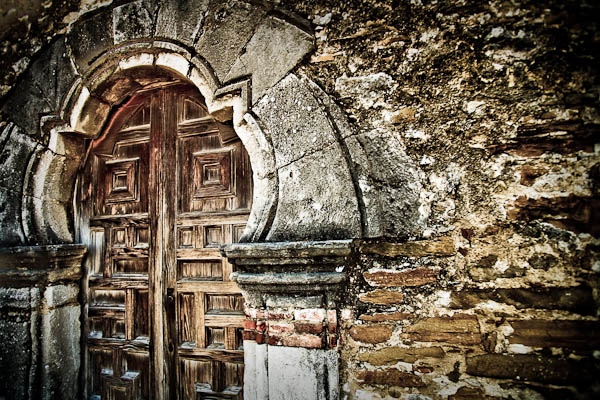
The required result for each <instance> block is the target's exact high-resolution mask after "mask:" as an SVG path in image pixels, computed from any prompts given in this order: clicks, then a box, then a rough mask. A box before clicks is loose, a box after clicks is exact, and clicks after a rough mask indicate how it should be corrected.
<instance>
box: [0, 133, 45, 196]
mask: <svg viewBox="0 0 600 400" xmlns="http://www.w3.org/2000/svg"><path fill="white" fill-rule="evenodd" d="M4 134H5V135H6V140H5V141H4V146H3V147H2V145H1V144H0V186H2V187H4V188H7V189H10V190H14V191H19V190H22V188H23V179H24V177H25V171H26V170H27V163H28V161H29V157H30V156H31V153H33V151H34V149H35V147H36V142H35V141H33V140H32V139H31V138H30V137H29V136H26V135H24V134H23V131H22V130H21V129H19V128H18V127H17V126H15V125H14V124H10V125H9V126H7V127H6V129H5V131H4Z"/></svg>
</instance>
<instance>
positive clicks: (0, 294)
mask: <svg viewBox="0 0 600 400" xmlns="http://www.w3.org/2000/svg"><path fill="white" fill-rule="evenodd" d="M0 307H10V308H19V309H23V310H28V309H29V308H31V295H30V289H29V288H3V287H0Z"/></svg>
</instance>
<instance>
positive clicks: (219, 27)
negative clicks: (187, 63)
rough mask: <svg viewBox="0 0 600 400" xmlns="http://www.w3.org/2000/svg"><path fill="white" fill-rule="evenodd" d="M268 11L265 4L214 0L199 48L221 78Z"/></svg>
mask: <svg viewBox="0 0 600 400" xmlns="http://www.w3.org/2000/svg"><path fill="white" fill-rule="evenodd" d="M265 15H266V10H265V9H264V8H262V7H256V6H255V5H252V4H249V3H245V2H242V1H232V0H230V1H225V2H223V1H217V0H213V1H211V3H210V5H209V11H208V15H207V17H206V20H205V22H204V24H203V27H202V35H201V36H200V38H199V39H198V42H197V43H196V45H195V48H196V51H197V52H198V54H200V56H202V57H203V58H204V59H205V60H206V61H208V63H209V64H210V66H211V67H212V69H213V71H214V73H215V74H216V76H217V78H218V79H219V80H220V81H221V82H223V81H224V79H225V77H226V76H227V73H228V72H229V70H230V69H231V67H232V65H233V64H234V63H235V61H236V60H237V59H238V57H239V56H240V54H241V53H242V51H243V49H244V47H245V46H246V43H248V41H249V40H250V38H251V37H252V34H253V32H254V30H255V29H256V26H257V24H259V23H260V21H261V20H262V19H263V18H264V16H265Z"/></svg>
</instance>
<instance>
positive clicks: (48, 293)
mask: <svg viewBox="0 0 600 400" xmlns="http://www.w3.org/2000/svg"><path fill="white" fill-rule="evenodd" d="M78 294H79V287H77V286H76V285H56V286H48V287H47V288H46V290H45V291H44V300H45V301H46V306H47V307H49V308H55V307H60V306H62V305H65V304H68V303H73V302H76V301H77V295H78Z"/></svg>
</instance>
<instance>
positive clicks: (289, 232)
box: [0, 2, 378, 244]
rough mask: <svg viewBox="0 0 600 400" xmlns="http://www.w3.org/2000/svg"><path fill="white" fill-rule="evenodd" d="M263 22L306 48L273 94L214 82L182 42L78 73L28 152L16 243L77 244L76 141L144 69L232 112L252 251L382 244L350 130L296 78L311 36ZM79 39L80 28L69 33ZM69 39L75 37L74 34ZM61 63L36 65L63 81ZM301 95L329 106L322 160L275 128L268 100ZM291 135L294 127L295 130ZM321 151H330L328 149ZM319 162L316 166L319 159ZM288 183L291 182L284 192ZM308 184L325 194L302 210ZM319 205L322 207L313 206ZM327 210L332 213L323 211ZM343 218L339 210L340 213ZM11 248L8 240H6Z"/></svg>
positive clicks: (138, 46) (202, 60)
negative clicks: (106, 97) (258, 245)
mask: <svg viewBox="0 0 600 400" xmlns="http://www.w3.org/2000/svg"><path fill="white" fill-rule="evenodd" d="M138 3H140V2H135V3H129V4H127V5H124V6H120V7H115V8H113V9H107V10H104V11H103V12H104V13H105V14H106V13H111V14H112V17H113V22H114V19H115V15H121V14H120V13H122V11H119V9H120V8H121V7H131V4H138ZM236 3H241V2H236ZM105 18H106V16H105ZM264 18H269V20H268V24H271V25H272V24H275V25H277V24H283V25H284V29H283V31H284V32H287V33H284V34H290V32H291V34H292V35H296V36H297V38H296V40H297V41H300V42H302V43H304V44H303V45H300V46H296V47H297V48H299V50H298V53H297V54H296V55H295V59H292V61H289V60H287V61H288V63H289V65H288V66H285V67H284V68H283V69H284V70H285V71H284V72H285V73H281V74H280V75H281V76H277V77H276V79H273V78H272V77H271V80H272V81H274V82H272V83H273V84H272V85H271V86H270V87H268V88H265V86H268V84H267V85H265V84H264V83H262V86H261V83H259V84H257V83H256V81H255V79H254V74H252V73H248V74H245V75H244V74H243V73H240V72H239V71H237V72H236V73H234V74H231V73H229V74H228V75H227V76H229V77H231V76H234V77H236V78H234V79H230V80H229V81H227V82H226V83H225V84H223V83H222V82H221V79H219V76H218V72H215V70H214V69H213V67H212V66H211V64H210V63H209V62H208V61H207V59H208V58H210V55H206V54H203V53H196V54H194V53H192V52H190V51H189V46H186V45H185V43H182V42H181V41H179V40H176V39H169V38H165V37H151V38H148V37H129V38H128V40H124V41H121V42H119V43H117V44H115V43H112V44H109V45H108V46H106V48H103V49H101V50H100V51H99V55H96V56H95V57H94V58H93V61H92V62H91V63H90V65H89V68H88V69H86V70H85V71H79V74H76V75H75V78H74V82H73V83H72V84H71V85H63V86H65V87H68V89H66V90H63V91H64V93H63V94H62V95H59V93H58V90H56V95H57V97H59V98H57V99H56V100H57V107H55V108H56V110H54V111H52V112H45V113H43V114H42V115H41V118H40V121H39V126H40V132H41V133H40V135H41V136H42V137H43V136H45V137H46V138H45V144H44V142H43V141H42V144H40V143H35V142H33V143H28V145H29V146H30V147H33V150H32V151H31V154H30V155H29V157H28V162H27V166H26V172H25V173H24V176H23V190H22V191H21V202H20V203H21V210H20V212H19V214H20V215H19V216H18V219H20V224H19V225H20V228H21V230H22V232H18V239H17V240H20V241H21V242H23V243H29V244H37V243H61V242H62V243H64V242H67V243H68V242H72V241H73V240H74V237H73V227H72V220H71V218H70V217H71V215H72V212H73V210H72V209H71V208H72V207H73V204H72V199H71V198H70V197H69V196H71V195H72V191H70V192H68V193H67V191H65V190H64V187H65V186H70V187H73V186H74V181H75V177H76V174H77V170H78V168H79V159H78V157H77V154H76V153H77V152H78V151H79V152H81V151H82V150H83V147H82V144H81V140H80V139H77V137H79V138H81V137H88V138H89V137H93V136H95V135H96V134H98V132H99V130H100V129H101V127H102V124H103V122H104V120H105V119H106V118H107V117H108V115H109V113H110V108H111V107H110V105H109V104H107V103H106V102H103V101H102V99H101V98H99V96H100V94H99V93H97V89H98V88H99V87H100V86H101V84H102V83H103V82H106V81H107V79H109V78H110V76H113V75H114V74H115V73H116V72H117V70H121V71H124V70H127V69H133V68H137V67H142V66H144V65H153V66H155V67H159V68H166V69H169V70H171V71H174V72H175V73H177V74H179V75H180V76H183V77H184V78H186V79H187V80H189V81H190V82H192V83H193V84H194V85H195V86H197V87H198V89H199V90H200V92H201V93H202V95H203V96H204V97H205V99H206V101H207V105H208V107H209V110H211V112H215V113H219V112H225V113H227V112H228V111H227V110H228V109H230V110H232V112H233V115H232V117H233V121H234V125H235V129H236V132H237V133H238V135H239V136H240V138H241V139H242V141H243V143H244V145H245V146H246V148H247V149H248V151H249V154H250V157H251V160H252V166H253V169H254V185H255V193H256V194H257V195H256V196H255V200H254V205H253V208H252V213H251V216H250V220H249V223H248V226H249V227H248V229H247V230H246V234H245V238H244V239H245V240H246V241H261V240H271V241H277V240H301V239H324V238H329V239H331V238H334V239H336V238H338V239H341V238H357V237H363V236H375V235H377V229H376V226H377V224H378V223H377V222H374V223H371V225H372V226H373V227H375V228H372V227H370V225H368V224H367V221H374V220H376V219H377V218H376V217H377V210H376V209H375V210H369V208H368V207H365V200H364V199H363V198H362V197H363V196H364V194H363V193H361V191H360V188H359V185H358V180H359V179H360V178H359V177H357V172H356V168H354V167H353V164H354V163H355V159H357V158H360V157H364V156H365V155H364V154H359V153H360V149H358V150H357V149H356V146H355V147H354V148H350V146H348V145H347V139H348V137H350V134H349V133H348V131H350V130H351V128H350V127H349V125H348V123H347V121H345V118H344V117H343V115H342V114H341V112H340V111H339V109H338V108H337V106H336V105H335V103H334V102H333V101H332V100H331V99H330V98H329V97H328V96H327V95H326V94H325V92H323V91H322V90H321V89H320V88H319V87H318V86H317V85H316V84H314V83H313V82H312V81H310V79H308V78H306V77H303V76H301V77H298V76H296V75H295V74H293V73H291V72H290V71H291V69H292V68H293V67H295V66H296V65H297V63H298V62H299V61H300V60H301V59H302V58H303V57H305V55H306V54H308V52H309V51H311V50H312V48H313V45H312V40H313V39H312V36H309V35H307V33H306V32H305V31H304V30H302V29H300V28H298V26H297V25H296V24H292V23H290V22H288V21H286V20H284V19H281V18H280V15H278V16H271V15H269V14H268V12H265V16H264ZM90 21H93V20H92V19H87V20H85V19H84V20H83V21H81V22H80V24H82V25H85V24H89V23H91V22H90ZM273 21H275V22H273ZM78 27H79V29H81V26H80V25H77V23H76V24H75V25H74V28H78ZM278 29H279V28H278ZM74 30H75V29H73V28H72V29H71V31H70V32H72V31H74ZM257 31H258V29H257V30H256V31H255V33H254V34H253V35H252V36H251V37H250V38H248V39H247V42H246V47H249V46H250V47H251V44H252V40H253V38H254V37H255V36H256V35H257V33H256V32H257ZM68 35H69V33H67V36H68ZM263 35H264V33H263ZM61 41H63V42H65V43H64V45H65V48H67V50H68V51H69V52H70V53H71V64H72V68H73V69H75V70H77V68H78V66H77V65H74V64H77V61H76V60H75V61H74V60H73V59H74V58H75V57H73V54H75V53H76V52H77V51H74V50H73V49H72V48H69V46H72V45H73V44H72V43H67V40H66V39H63V38H60V39H58V41H55V43H59V44H60V43H61ZM254 49H255V50H254V51H258V52H260V51H261V47H260V41H258V40H257V41H256V43H255V44H254ZM246 51H248V49H246ZM55 53H56V52H55ZM55 53H53V52H46V53H42V55H41V57H40V58H38V60H37V61H36V62H37V63H38V64H40V63H41V64H46V65H51V66H53V67H55V70H54V74H55V76H57V75H59V74H61V73H62V70H61V69H60V68H61V67H62V66H64V63H62V64H61V63H60V62H53V60H54V59H56V54H55ZM246 54H247V53H246ZM203 55H204V56H205V57H203ZM234 66H235V65H234ZM238 69H239V68H238ZM230 72H231V71H230ZM251 72H252V71H251ZM221 76H223V73H221ZM254 86H255V87H259V88H262V89H261V90H262V93H261V96H260V97H257V98H254V97H253V96H254V94H253V93H252V88H253V87H254ZM290 88H292V89H290ZM295 88H300V89H299V90H298V91H299V92H301V95H302V96H304V97H305V98H307V99H308V100H306V102H307V103H310V104H316V105H317V106H320V108H321V110H319V112H320V114H322V115H321V117H322V119H323V121H324V122H323V123H324V125H323V126H325V125H327V126H328V128H327V129H329V130H330V132H329V131H328V132H327V134H328V135H329V137H328V138H327V140H325V142H324V146H325V149H329V150H327V152H326V151H321V153H320V150H319V149H315V148H311V146H310V143H309V144H308V145H305V144H303V143H304V142H305V140H303V139H301V137H300V136H302V135H300V136H299V137H298V138H295V140H296V141H298V142H300V143H301V145H300V147H302V146H304V147H305V148H303V149H302V150H301V152H300V155H299V156H298V155H292V156H290V155H289V154H287V153H286V152H287V151H288V150H289V149H287V148H286V146H287V147H290V144H289V143H287V144H286V140H287V141H288V142H289V138H286V137H285V135H286V132H285V129H281V126H280V125H277V124H275V123H273V121H271V119H272V118H271V116H270V114H269V113H270V111H269V99H271V100H272V102H271V106H272V107H277V106H278V104H277V101H279V100H277V99H276V100H273V99H275V97H276V96H277V93H278V91H279V92H281V93H285V92H286V90H287V91H289V90H295ZM270 96H273V97H270ZM286 96H287V97H286ZM100 97H101V96H100ZM282 97H283V98H285V99H284V100H281V101H279V102H280V103H285V102H286V101H288V100H289V97H290V95H289V94H288V95H285V94H284V95H282ZM292 97H293V96H292ZM295 100H297V99H295ZM273 102H274V103H275V104H273ZM288 102H289V101H288ZM300 103H302V100H301V101H300ZM281 108H282V110H283V111H284V112H285V111H286V105H285V104H284V105H283V106H282V107H281ZM308 108H310V106H308ZM90 110H94V113H93V114H92V113H91V112H90ZM3 111H4V110H3ZM9 115H10V114H9ZM38 115H39V114H35V113H33V114H32V115H31V118H32V119H34V118H36V117H37V116H38ZM93 115H95V116H96V118H95V119H94V118H91V116H93ZM30 122H31V121H30ZM36 123H37V122H36ZM22 125H26V124H22ZM292 125H294V124H293V123H292ZM301 126H302V124H301ZM340 126H342V128H340ZM9 128H10V129H12V130H13V131H14V130H19V129H21V130H23V129H26V128H20V127H19V124H12V125H11V126H9ZM7 129H8V128H6V129H5V131H6V130H7ZM3 134H4V133H3ZM25 136H27V135H25ZM313 141H314V138H313ZM292 142H293V140H292ZM317 144H318V145H322V144H323V143H317ZM314 156H316V157H314ZM311 157H313V158H312V159H311ZM318 157H329V158H333V159H326V160H325V161H326V163H327V164H328V165H333V166H334V167H333V168H324V169H323V168H321V169H319V168H316V167H315V166H316V164H318V163H319V160H318ZM315 158H316V159H315ZM300 164H301V165H300ZM315 171H316V172H318V173H320V174H321V176H319V177H318V182H324V183H325V184H326V185H323V184H319V183H316V184H315V183H314V182H306V179H305V178H306V176H304V177H302V178H301V180H300V181H298V178H296V179H295V180H294V177H293V174H294V173H299V174H300V175H302V174H304V175H307V174H314V173H315ZM282 177H283V182H281V181H282V179H281V178H282ZM303 184H308V185H309V186H310V185H313V186H316V187H313V188H312V189H309V190H308V193H305V196H304V197H303V198H302V199H301V200H302V201H304V203H303V204H298V201H297V199H296V198H295V197H294V196H293V194H294V192H296V191H298V190H299V187H300V186H302V185H303ZM286 185H287V187H288V188H287V189H286ZM328 187H334V188H341V189H340V190H338V191H334V192H333V193H324V194H323V195H321V194H320V192H321V191H323V190H325V191H327V188H328ZM311 190H312V192H311ZM341 195H343V197H344V198H345V200H344V201H345V203H344V204H342V206H338V204H337V203H336V202H337V201H338V200H340V199H336V196H337V197H339V196H341ZM315 197H316V198H317V200H314V198H315ZM321 200H322V201H321ZM319 201H321V203H325V204H320V203H319ZM305 203H306V204H305ZM376 203H377V202H376V199H374V200H371V201H370V204H372V205H374V206H372V207H375V208H376V207H377V204H376ZM319 207H321V209H322V208H323V207H325V210H323V211H321V209H319ZM334 208H339V209H338V210H335V209H334ZM307 209H308V211H307ZM313 209H314V210H315V211H313ZM294 214H295V215H294ZM332 214H335V217H333V218H331V215H332ZM303 221H304V222H303ZM348 221H350V222H348ZM294 226H300V229H296V230H295V232H294V229H293V227H294ZM2 239H3V238H0V240H2Z"/></svg>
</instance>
